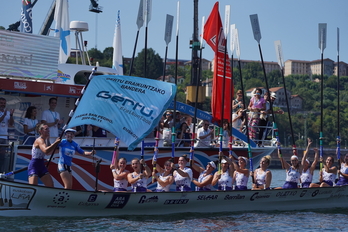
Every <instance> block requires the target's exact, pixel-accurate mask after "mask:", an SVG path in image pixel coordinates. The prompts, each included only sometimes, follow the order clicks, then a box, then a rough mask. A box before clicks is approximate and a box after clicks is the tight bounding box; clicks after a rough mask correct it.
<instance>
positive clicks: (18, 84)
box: [13, 81, 27, 89]
mask: <svg viewBox="0 0 348 232" xmlns="http://www.w3.org/2000/svg"><path fill="white" fill-rule="evenodd" d="M13 85H14V86H13V87H14V88H15V89H27V84H26V83H25V82H19V81H15V82H14V83H13Z"/></svg>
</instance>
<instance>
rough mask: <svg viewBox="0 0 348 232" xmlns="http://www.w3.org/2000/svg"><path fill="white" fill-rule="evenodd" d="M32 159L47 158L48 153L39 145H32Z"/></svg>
mask: <svg viewBox="0 0 348 232" xmlns="http://www.w3.org/2000/svg"><path fill="white" fill-rule="evenodd" d="M31 156H32V159H45V156H46V154H45V153H43V151H41V149H40V148H39V147H34V145H33V147H32V149H31Z"/></svg>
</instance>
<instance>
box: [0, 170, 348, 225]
mask: <svg viewBox="0 0 348 232" xmlns="http://www.w3.org/2000/svg"><path fill="white" fill-rule="evenodd" d="M272 174H273V180H272V187H278V186H282V184H283V183H284V179H285V171H284V170H272ZM313 180H314V182H316V181H317V180H318V171H315V173H314V179H313ZM149 210H151V209H150V208H149ZM347 216H348V209H346V210H342V209H340V210H337V209H332V210H316V211H296V212H276V211H275V212H262V211H258V212H248V213H229V214H226V213H224V214H216V213H214V214H187V213H186V214H175V215H163V216H123V217H90V218H81V217H80V218H79V217H74V218H50V217H44V218H43V217H41V218H37V217H34V218H29V217H28V218H23V217H21V218H4V217H2V218H0V231H256V230H258V231H290V230H300V231H324V230H330V231H346V230H347V226H348V223H347Z"/></svg>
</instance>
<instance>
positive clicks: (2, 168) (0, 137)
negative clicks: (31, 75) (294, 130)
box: [0, 97, 14, 172]
mask: <svg viewBox="0 0 348 232" xmlns="http://www.w3.org/2000/svg"><path fill="white" fill-rule="evenodd" d="M13 113H14V109H10V110H9V111H7V109H6V99H5V98H3V97H0V172H8V171H9V170H7V169H8V168H7V167H6V163H7V160H6V145H8V135H7V134H8V126H13V124H14V120H13Z"/></svg>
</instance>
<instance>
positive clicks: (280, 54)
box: [268, 40, 297, 154]
mask: <svg viewBox="0 0 348 232" xmlns="http://www.w3.org/2000/svg"><path fill="white" fill-rule="evenodd" d="M274 46H275V50H276V55H277V60H278V64H279V67H280V72H281V75H282V78H283V86H284V92H285V100H286V107H287V110H288V117H289V124H290V131H291V137H292V149H293V151H295V154H296V153H297V152H296V151H297V150H296V144H295V136H294V130H293V127H292V121H291V113H290V108H289V100H288V94H287V91H286V84H285V78H284V59H283V49H282V44H281V42H280V40H277V41H274ZM268 97H269V100H270V101H271V99H270V96H269V95H268ZM274 118H275V115H273V122H274V133H275V136H276V138H277V145H278V150H280V149H281V148H280V141H279V135H278V128H277V125H276V123H275V121H274ZM280 154H281V153H280Z"/></svg>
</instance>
